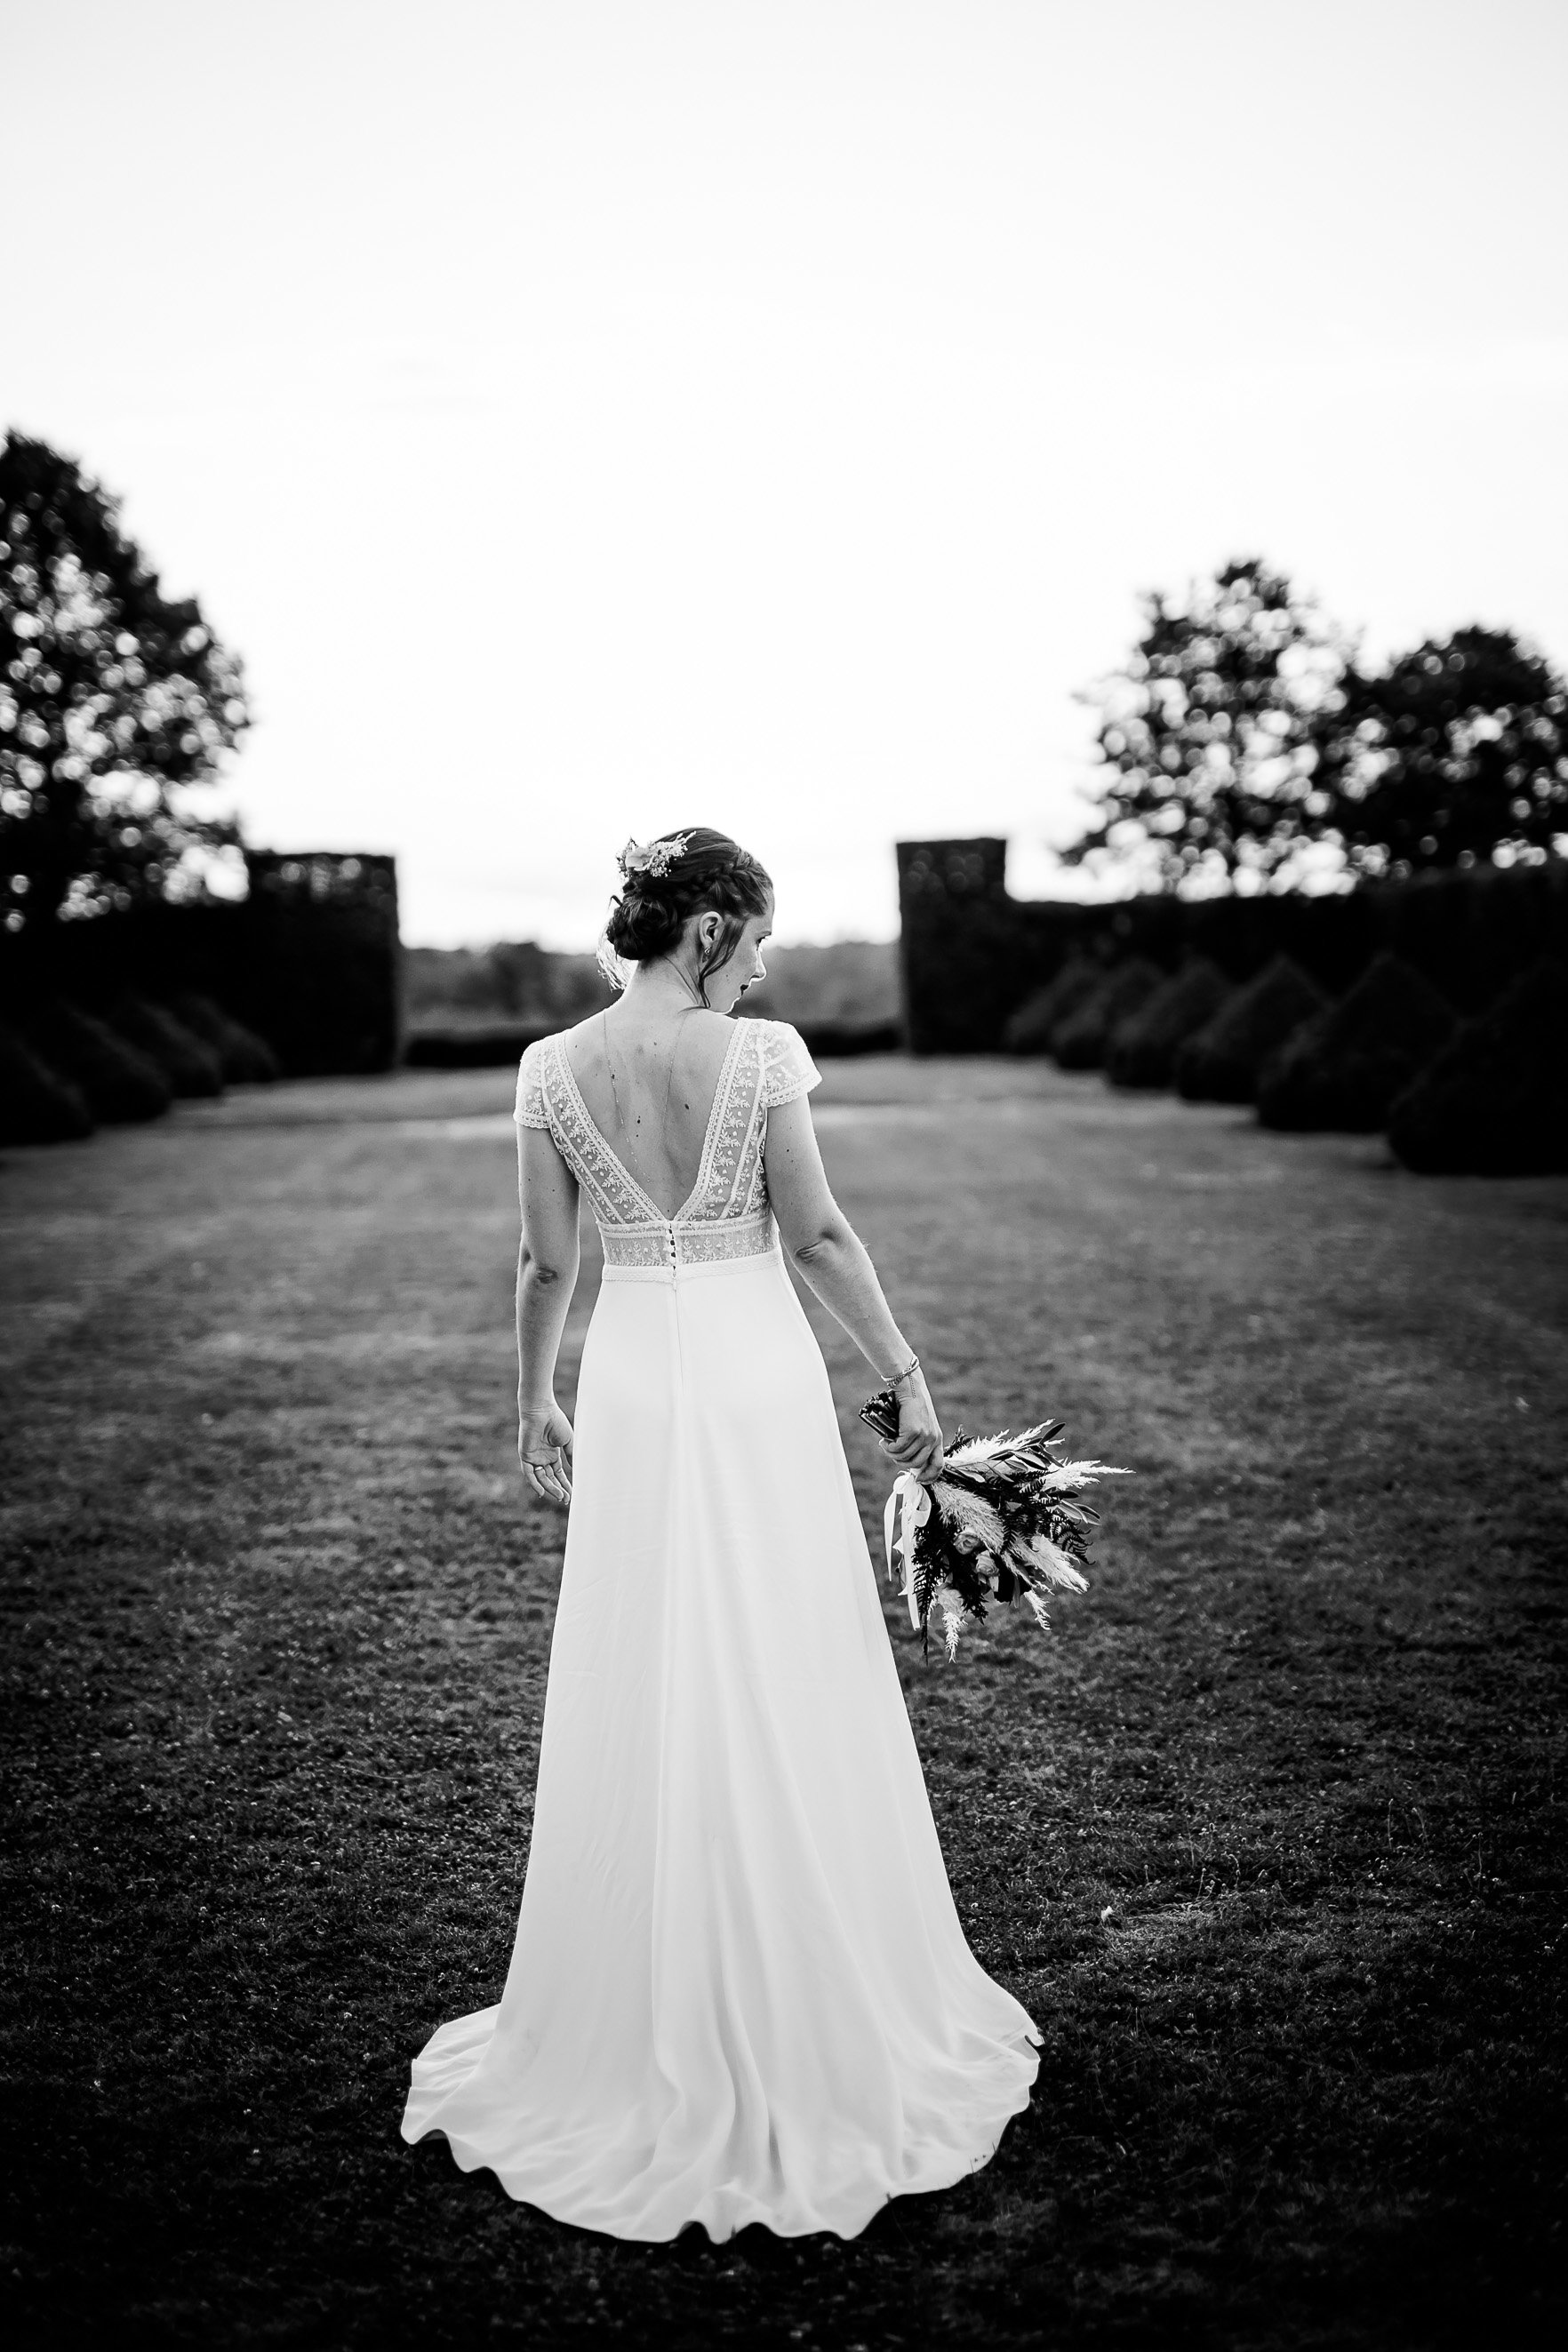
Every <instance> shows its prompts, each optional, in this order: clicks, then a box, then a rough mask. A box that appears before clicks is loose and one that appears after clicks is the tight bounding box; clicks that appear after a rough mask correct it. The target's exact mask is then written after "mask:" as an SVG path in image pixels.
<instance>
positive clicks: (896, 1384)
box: [888, 1356, 921, 1389]
mask: <svg viewBox="0 0 1568 2352" xmlns="http://www.w3.org/2000/svg"><path fill="white" fill-rule="evenodd" d="M920 1368H921V1360H920V1358H919V1357H918V1356H911V1357H910V1360H909V1362H908V1363H907V1364H906V1365H905V1366H904V1369H903V1370H902V1371H901V1372H889V1375H888V1386H889V1388H890V1389H901V1388H902V1387H903V1384H904V1382H905V1381H907V1380H908V1379H909V1378H910V1375H911V1373H914V1372H918V1371H919V1370H920Z"/></svg>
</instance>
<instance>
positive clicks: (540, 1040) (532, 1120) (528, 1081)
mask: <svg viewBox="0 0 1568 2352" xmlns="http://www.w3.org/2000/svg"><path fill="white" fill-rule="evenodd" d="M564 1034H566V1033H565V1032H564V1031H562V1030H556V1031H554V1032H552V1034H551V1035H550V1036H548V1037H535V1038H534V1039H533V1040H532V1041H531V1043H530V1044H529V1045H525V1046H524V1047H523V1049H522V1059H521V1062H519V1064H518V1066H517V1103H516V1107H515V1108H514V1109H513V1111H512V1117H513V1118H514V1119H515V1120H516V1121H517V1123H518V1125H519V1126H520V1127H548V1126H549V1124H550V1114H549V1111H548V1110H547V1109H546V1108H545V1099H544V1061H545V1055H546V1054H547V1053H548V1052H549V1050H550V1048H551V1047H552V1045H557V1044H558V1043H559V1042H560V1040H561V1038H562V1037H563V1035H564Z"/></svg>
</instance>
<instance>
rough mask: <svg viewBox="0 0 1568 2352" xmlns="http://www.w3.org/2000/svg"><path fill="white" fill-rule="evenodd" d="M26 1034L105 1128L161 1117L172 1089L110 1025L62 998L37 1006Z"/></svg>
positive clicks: (155, 1065) (150, 1063) (156, 1070)
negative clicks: (78, 1092)
mask: <svg viewBox="0 0 1568 2352" xmlns="http://www.w3.org/2000/svg"><path fill="white" fill-rule="evenodd" d="M27 1036H28V1039H29V1042H30V1043H31V1044H32V1045H33V1047H34V1049H35V1051H37V1053H39V1054H41V1055H42V1056H43V1058H44V1060H45V1061H46V1062H47V1063H48V1065H49V1066H50V1067H51V1068H52V1069H55V1070H58V1072H59V1074H60V1076H62V1077H66V1078H68V1079H70V1081H71V1083H72V1084H73V1085H74V1086H76V1087H79V1088H80V1090H81V1093H82V1094H83V1095H84V1096H85V1097H86V1100H87V1107H88V1108H89V1111H90V1112H91V1113H92V1116H93V1117H94V1118H96V1119H98V1120H99V1121H100V1123H101V1124H102V1125H104V1126H106V1127H112V1126H118V1125H120V1124H121V1123H122V1122H123V1121H126V1120H130V1119H142V1118H161V1117H162V1115H163V1112H164V1111H166V1110H167V1109H168V1108H169V1104H170V1102H171V1100H172V1099H173V1097H174V1088H173V1087H171V1085H170V1084H169V1081H168V1079H167V1078H166V1077H165V1076H163V1071H162V1070H161V1069H160V1068H159V1066H158V1065H157V1063H156V1062H154V1061H152V1060H150V1059H149V1057H148V1056H147V1055H145V1054H142V1053H138V1051H137V1049H136V1047H135V1046H134V1045H132V1044H131V1042H130V1040H129V1039H128V1038H125V1037H121V1035H120V1034H119V1032H118V1031H117V1030H114V1029H111V1028H110V1026H109V1024H108V1023H107V1022H106V1021H97V1020H95V1019H94V1018H93V1016H92V1014H91V1013H83V1012H82V1011H81V1010H80V1008H79V1006H77V1005H75V1004H68V1003H66V1001H65V999H64V998H63V997H55V998H53V999H52V1000H48V1001H47V1002H45V1003H43V1004H41V1005H37V1006H36V1007H35V1008H34V1010H33V1013H32V1014H31V1017H30V1018H29V1020H28V1023H27Z"/></svg>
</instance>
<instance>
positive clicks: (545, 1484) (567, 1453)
mask: <svg viewBox="0 0 1568 2352" xmlns="http://www.w3.org/2000/svg"><path fill="white" fill-rule="evenodd" d="M517 1458H518V1461H519V1462H520V1463H521V1465H522V1475H523V1476H524V1477H525V1478H526V1479H527V1481H528V1483H529V1485H530V1486H531V1487H532V1489H533V1491H534V1493H535V1494H536V1495H542V1496H543V1497H544V1500H545V1501H546V1502H547V1503H561V1504H563V1505H564V1504H567V1503H570V1502H571V1500H572V1424H571V1423H570V1422H569V1421H568V1420H567V1418H566V1416H565V1414H564V1413H563V1412H562V1410H561V1407H560V1406H559V1405H558V1404H557V1403H556V1402H555V1400H554V1399H553V1397H552V1399H551V1400H550V1402H549V1403H548V1404H543V1405H539V1406H536V1407H535V1408H534V1409H533V1410H531V1411H530V1409H529V1408H528V1407H527V1406H525V1405H520V1406H519V1408H518V1416H517Z"/></svg>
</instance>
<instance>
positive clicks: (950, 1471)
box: [860, 1389, 1127, 1658]
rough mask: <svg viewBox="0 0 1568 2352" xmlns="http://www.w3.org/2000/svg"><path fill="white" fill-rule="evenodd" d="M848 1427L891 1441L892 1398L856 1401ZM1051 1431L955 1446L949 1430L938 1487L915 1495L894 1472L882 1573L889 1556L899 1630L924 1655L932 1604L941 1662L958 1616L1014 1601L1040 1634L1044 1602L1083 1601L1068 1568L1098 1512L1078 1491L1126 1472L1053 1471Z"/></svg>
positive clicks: (881, 1394)
mask: <svg viewBox="0 0 1568 2352" xmlns="http://www.w3.org/2000/svg"><path fill="white" fill-rule="evenodd" d="M860 1418H861V1420H862V1421H863V1422H865V1423H866V1424H867V1426H868V1428H869V1429H874V1430H875V1431H876V1433H877V1435H878V1436H879V1437H887V1438H891V1437H896V1436H897V1435H898V1433H899V1403H898V1399H897V1397H896V1396H895V1394H894V1392H893V1391H892V1390H891V1389H881V1390H879V1391H878V1393H877V1394H876V1395H875V1396H874V1397H868V1399H867V1401H866V1402H865V1403H864V1404H863V1405H862V1406H861V1408H860ZM1061 1427H1062V1423H1060V1422H1059V1421H1043V1422H1040V1423H1037V1426H1036V1427H1035V1428H1033V1429H1026V1430H1024V1431H1022V1432H1021V1433H1020V1434H1019V1435H1018V1436H1016V1437H1012V1436H1009V1435H1008V1433H1007V1432H1006V1431H1005V1430H1003V1431H1001V1432H1000V1433H998V1434H997V1435H996V1436H994V1437H966V1436H965V1435H964V1433H963V1430H962V1429H960V1430H959V1432H958V1433H957V1435H956V1436H955V1437H954V1439H953V1442H952V1447H951V1448H950V1449H949V1450H948V1451H947V1453H946V1454H945V1457H944V1459H943V1462H942V1473H941V1475H940V1476H939V1477H937V1478H934V1479H932V1480H931V1483H930V1485H922V1484H921V1481H920V1480H919V1479H918V1478H917V1477H916V1476H915V1475H914V1473H913V1472H912V1471H910V1470H906V1471H905V1473H904V1475H903V1476H902V1477H901V1478H899V1479H898V1480H896V1481H895V1483H894V1486H893V1491H892V1493H891V1494H890V1495H889V1497H888V1509H887V1516H886V1521H885V1536H886V1541H887V1550H888V1574H889V1577H891V1575H892V1573H893V1561H894V1557H895V1554H897V1555H898V1556H899V1557H900V1559H901V1562H902V1568H903V1590H904V1598H905V1600H906V1601H908V1602H909V1608H910V1624H911V1625H912V1626H913V1627H914V1629H915V1631H916V1633H919V1634H920V1636H921V1640H922V1642H923V1643H924V1645H925V1649H926V1653H927V1654H928V1655H929V1654H930V1650H931V1632H930V1629H931V1611H932V1609H933V1608H934V1607H935V1606H936V1604H937V1602H938V1601H939V1600H940V1601H941V1602H942V1627H943V1633H944V1637H945V1640H946V1644H947V1654H948V1656H949V1657H950V1658H952V1657H955V1656H956V1655H957V1654H958V1635H959V1629H960V1627H961V1626H962V1625H963V1620H964V1618H965V1617H966V1616H968V1617H977V1618H978V1617H984V1614H985V1604H986V1602H987V1601H989V1600H990V1599H991V1598H992V1597H993V1595H994V1597H995V1598H996V1599H997V1600H998V1601H1006V1602H1009V1603H1013V1602H1016V1601H1017V1600H1018V1599H1019V1598H1020V1597H1022V1598H1023V1600H1024V1601H1026V1602H1027V1604H1028V1606H1029V1607H1030V1609H1031V1610H1032V1611H1033V1612H1034V1614H1035V1619H1036V1622H1037V1623H1038V1624H1039V1625H1041V1626H1043V1627H1045V1628H1046V1629H1047V1631H1048V1630H1049V1618H1048V1615H1047V1596H1048V1595H1049V1593H1050V1592H1051V1591H1062V1592H1084V1591H1088V1589H1089V1587H1088V1581H1087V1579H1086V1578H1085V1577H1084V1574H1083V1571H1082V1567H1081V1565H1080V1563H1082V1562H1084V1561H1086V1560H1087V1559H1088V1557H1089V1529H1090V1528H1093V1527H1096V1526H1098V1524H1099V1521H1100V1513H1099V1512H1098V1511H1097V1510H1095V1509H1094V1508H1093V1507H1091V1506H1090V1505H1089V1504H1088V1503H1086V1502H1085V1501H1084V1499H1083V1496H1084V1493H1085V1490H1086V1488H1088V1487H1089V1486H1092V1485H1093V1484H1094V1482H1095V1480H1096V1479H1097V1478H1124V1477H1125V1476H1126V1475H1127V1473H1126V1472H1125V1471H1124V1470H1113V1469H1111V1468H1110V1465H1108V1464H1107V1463H1104V1462H1068V1461H1064V1460H1063V1459H1062V1455H1063V1454H1064V1452H1065V1450H1066V1449H1065V1448H1064V1447H1063V1446H1061V1445H1059V1444H1057V1443H1056V1440H1057V1437H1058V1433H1059V1431H1060V1430H1061Z"/></svg>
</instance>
